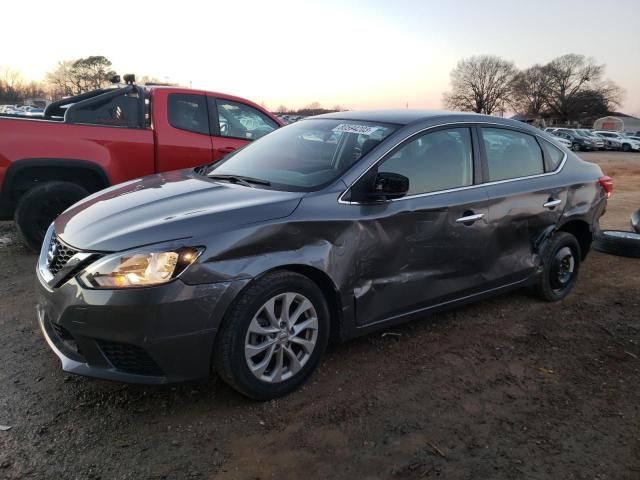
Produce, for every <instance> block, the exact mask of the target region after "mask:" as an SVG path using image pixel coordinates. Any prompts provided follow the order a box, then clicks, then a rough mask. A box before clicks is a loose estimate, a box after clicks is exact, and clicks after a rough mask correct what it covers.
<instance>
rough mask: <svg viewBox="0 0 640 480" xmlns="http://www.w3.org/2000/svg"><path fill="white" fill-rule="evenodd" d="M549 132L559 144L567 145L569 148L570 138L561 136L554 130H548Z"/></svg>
mask: <svg viewBox="0 0 640 480" xmlns="http://www.w3.org/2000/svg"><path fill="white" fill-rule="evenodd" d="M549 133H550V134H551V136H552V137H553V139H554V140H555V141H556V142H558V143H559V144H560V145H562V146H563V147H567V148H569V149H571V140H569V139H567V138H564V137H561V136H559V135H555V134H554V132H549Z"/></svg>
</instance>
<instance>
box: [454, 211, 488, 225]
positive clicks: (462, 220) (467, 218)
mask: <svg viewBox="0 0 640 480" xmlns="http://www.w3.org/2000/svg"><path fill="white" fill-rule="evenodd" d="M482 217H484V213H474V214H473V215H466V216H464V217H460V218H458V219H457V220H456V223H473V222H475V221H476V220H480V219H481V218H482Z"/></svg>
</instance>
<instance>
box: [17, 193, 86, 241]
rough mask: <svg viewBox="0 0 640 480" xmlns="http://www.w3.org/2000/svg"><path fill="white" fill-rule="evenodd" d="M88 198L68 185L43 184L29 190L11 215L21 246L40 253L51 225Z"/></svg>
mask: <svg viewBox="0 0 640 480" xmlns="http://www.w3.org/2000/svg"><path fill="white" fill-rule="evenodd" d="M87 195H89V192H88V191H87V190H85V189H84V188H82V187H81V186H80V185H77V184H75V183H71V182H46V183H43V184H42V185H39V186H37V187H33V188H32V189H31V190H28V191H27V192H26V193H25V194H24V195H22V197H20V200H19V201H18V205H17V206H16V210H15V214H14V220H15V222H16V225H17V226H18V231H19V232H20V234H21V235H22V239H23V241H24V243H25V244H26V245H27V246H28V247H29V248H31V249H32V250H35V251H36V252H37V251H40V247H41V246H42V240H43V239H44V235H45V233H46V232H47V228H49V225H51V222H53V220H54V219H55V218H56V217H57V216H58V215H60V214H61V213H62V212H64V211H65V210H66V209H67V208H69V207H70V206H71V205H73V204H74V203H76V202H77V201H79V200H81V199H82V198H84V197H86V196H87Z"/></svg>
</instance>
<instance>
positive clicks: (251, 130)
mask: <svg viewBox="0 0 640 480" xmlns="http://www.w3.org/2000/svg"><path fill="white" fill-rule="evenodd" d="M216 104H217V109H218V122H219V128H220V136H222V137H235V138H242V139H246V140H256V139H258V138H260V137H264V136H265V135H266V134H267V133H271V132H272V131H274V130H275V129H276V128H278V124H277V123H276V122H274V121H273V119H271V118H269V117H268V116H267V115H265V114H264V113H262V112H259V111H258V110H256V109H255V108H253V107H250V106H249V105H245V104H243V103H238V102H232V101H230V100H221V99H218V100H216Z"/></svg>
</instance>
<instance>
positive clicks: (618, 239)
mask: <svg viewBox="0 0 640 480" xmlns="http://www.w3.org/2000/svg"><path fill="white" fill-rule="evenodd" d="M593 248H594V249H596V250H598V251H599V252H604V253H610V254H611V255H618V256H620V257H630V258H640V233H634V232H625V231H622V230H602V231H601V232H600V233H599V234H598V235H597V236H596V240H595V242H594V244H593Z"/></svg>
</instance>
